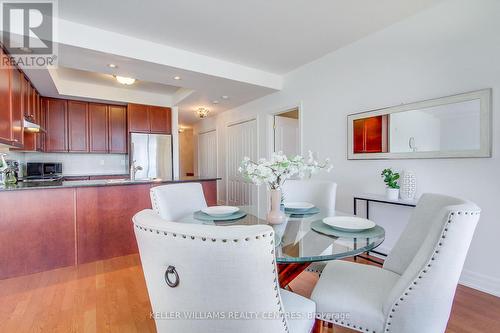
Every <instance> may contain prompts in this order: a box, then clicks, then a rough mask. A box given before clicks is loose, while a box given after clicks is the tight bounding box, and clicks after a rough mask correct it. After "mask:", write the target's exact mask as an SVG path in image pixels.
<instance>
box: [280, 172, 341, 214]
mask: <svg viewBox="0 0 500 333" xmlns="http://www.w3.org/2000/svg"><path fill="white" fill-rule="evenodd" d="M336 193H337V184H336V183H334V182H331V181H328V180H310V179H307V180H296V179H289V180H287V181H285V183H284V184H283V195H284V198H285V202H287V201H289V202H291V201H306V202H310V203H312V204H314V205H315V206H316V207H318V208H320V209H323V210H324V211H325V212H326V213H327V214H328V215H333V214H334V213H335V197H336Z"/></svg>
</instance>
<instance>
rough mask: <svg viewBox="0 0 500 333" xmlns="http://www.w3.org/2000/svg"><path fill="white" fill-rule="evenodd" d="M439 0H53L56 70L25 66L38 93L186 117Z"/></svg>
mask: <svg viewBox="0 0 500 333" xmlns="http://www.w3.org/2000/svg"><path fill="white" fill-rule="evenodd" d="M439 1H441V0H377V1H374V0H314V1H307V0H271V1H269V0H251V1H250V0H246V1H242V0H217V1H206V0H198V1H196V0H182V1H179V0H178V1H174V0H162V1H159V0H141V1H138V0H106V1H102V0H86V1H81V0H59V2H58V6H59V21H58V30H59V33H58V34H57V36H56V39H55V41H56V42H57V45H58V62H59V68H58V69H50V70H46V71H43V70H42V71H41V70H28V71H27V74H28V76H30V78H31V79H32V81H33V82H34V84H35V86H36V87H37V89H39V90H40V92H41V93H42V94H43V95H47V96H53V97H57V96H63V97H73V98H83V99H95V100H103V101H118V102H123V103H127V102H134V103H144V104H153V105H165V106H178V108H179V120H180V123H181V124H182V125H188V124H192V123H194V122H196V121H197V120H198V118H197V117H196V115H195V110H196V109H197V108H199V107H207V108H209V109H210V110H211V111H212V112H211V113H210V115H212V116H213V115H214V114H217V113H220V112H223V111H226V110H230V109H232V108H235V107H237V106H239V105H242V104H244V103H247V102H249V101H251V100H254V99H257V98H260V97H262V96H265V95H267V94H270V93H273V92H276V91H279V90H280V89H281V88H282V86H283V80H284V74H285V73H287V72H289V71H291V70H293V69H295V68H297V67H299V66H301V65H303V64H305V63H308V62H310V61H312V60H314V59H317V58H319V57H321V56H323V55H325V54H327V53H329V52H331V51H333V50H336V49H338V48H341V47H343V46H345V45H347V44H350V43H352V42H354V41H356V40H358V39H360V38H362V37H364V36H366V35H369V34H371V33H374V32H376V31H378V30H380V29H382V28H384V27H386V26H388V25H391V24H393V23H395V22H397V21H400V20H402V19H404V18H405V17H408V16H410V15H413V14H415V13H417V12H418V11H420V10H423V9H425V8H427V7H428V6H430V5H432V4H435V3H437V2H439ZM109 63H114V64H117V65H118V68H116V69H111V68H109V67H107V64H109ZM113 74H116V75H122V76H130V77H133V78H136V79H138V81H137V84H134V85H132V86H121V85H118V84H117V83H116V82H115V81H114V80H113V79H112V75H113ZM177 75H179V76H181V77H182V80H179V81H177V80H174V79H173V78H174V76H177ZM222 95H227V96H229V99H228V100H223V99H222V98H221V96H222ZM214 100H218V101H219V102H220V103H219V104H213V103H212V102H213V101H214Z"/></svg>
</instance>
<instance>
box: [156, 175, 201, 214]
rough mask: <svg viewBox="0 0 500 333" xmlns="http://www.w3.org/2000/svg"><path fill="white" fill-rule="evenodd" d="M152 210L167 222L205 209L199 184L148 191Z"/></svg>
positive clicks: (184, 184) (180, 184)
mask: <svg viewBox="0 0 500 333" xmlns="http://www.w3.org/2000/svg"><path fill="white" fill-rule="evenodd" d="M150 196H151V205H152V207H153V210H154V211H155V212H156V213H157V214H158V215H160V216H161V218H163V219H165V220H167V221H176V220H180V219H181V218H183V217H185V216H187V215H189V214H192V213H194V212H196V211H198V210H201V209H203V208H206V207H207V202H206V201H205V195H204V194H203V188H202V186H201V184H200V183H179V184H167V185H161V186H155V187H153V188H151V190H150Z"/></svg>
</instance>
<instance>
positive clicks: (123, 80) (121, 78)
mask: <svg viewBox="0 0 500 333" xmlns="http://www.w3.org/2000/svg"><path fill="white" fill-rule="evenodd" d="M115 78H116V81H118V82H120V83H121V84H124V85H126V86H129V85H131V84H134V82H135V79H134V78H131V77H125V76H118V75H116V76H115Z"/></svg>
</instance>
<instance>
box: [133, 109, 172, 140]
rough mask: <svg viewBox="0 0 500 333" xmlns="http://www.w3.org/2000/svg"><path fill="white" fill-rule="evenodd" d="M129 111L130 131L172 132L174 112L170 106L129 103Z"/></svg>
mask: <svg viewBox="0 0 500 333" xmlns="http://www.w3.org/2000/svg"><path fill="white" fill-rule="evenodd" d="M127 111H128V128H129V132H140V133H158V134H171V133H172V112H171V109H170V108H167V107H160V106H151V105H142V104H129V105H128V110H127Z"/></svg>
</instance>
